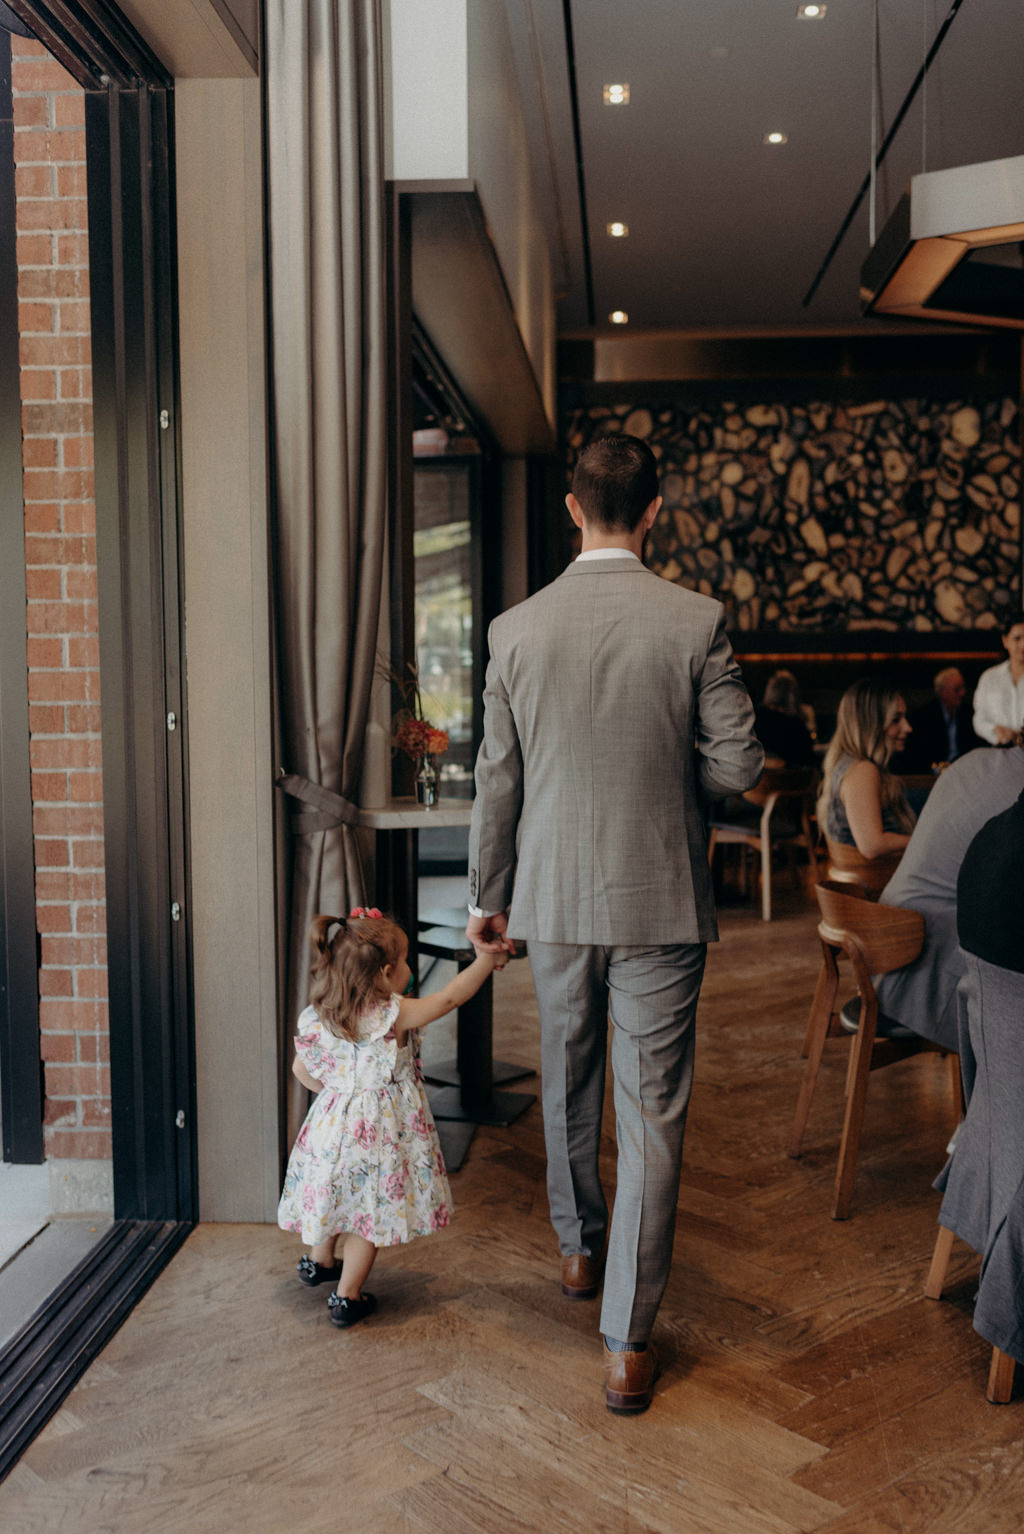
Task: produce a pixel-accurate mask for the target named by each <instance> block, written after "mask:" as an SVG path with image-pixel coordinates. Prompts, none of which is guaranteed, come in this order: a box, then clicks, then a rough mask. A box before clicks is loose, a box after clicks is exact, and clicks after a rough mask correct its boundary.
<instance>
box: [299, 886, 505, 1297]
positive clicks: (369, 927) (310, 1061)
mask: <svg viewBox="0 0 1024 1534" xmlns="http://www.w3.org/2000/svg"><path fill="white" fill-rule="evenodd" d="M310 939H311V941H312V945H313V954H314V957H313V967H312V971H311V981H310V990H309V1002H310V1004H309V1006H308V1007H307V1008H306V1009H305V1011H304V1012H303V1013H302V1015H301V1016H300V1018H299V1023H298V1035H297V1037H296V1040H295V1064H294V1066H293V1067H292V1069H293V1071H294V1073H295V1075H296V1076H297V1077H298V1079H299V1080H300V1081H301V1082H302V1083H303V1085H304V1086H306V1087H308V1088H309V1090H310V1091H311V1092H317V1093H318V1094H319V1095H318V1097H317V1099H316V1101H315V1102H314V1103H313V1105H312V1107H311V1108H310V1110H309V1113H308V1114H307V1115H306V1121H305V1123H304V1124H303V1126H302V1128H301V1129H300V1130H299V1134H298V1138H297V1139H296V1141H295V1146H294V1148H293V1150H292V1154H291V1157H290V1159H289V1162H288V1170H287V1172H286V1173H285V1179H284V1192H283V1193H282V1195H281V1203H280V1206H279V1208H278V1212H277V1223H278V1224H279V1225H280V1227H281V1229H282V1230H294V1231H298V1232H299V1233H300V1234H301V1236H302V1239H303V1241H304V1242H306V1243H307V1244H308V1245H309V1246H311V1247H312V1253H311V1254H310V1255H308V1256H307V1255H306V1254H303V1256H302V1258H301V1259H300V1261H299V1265H298V1274H299V1278H300V1280H301V1282H302V1283H304V1284H308V1285H313V1284H320V1283H323V1282H324V1281H325V1280H337V1292H336V1293H333V1294H331V1296H330V1297H329V1299H328V1301H327V1305H328V1309H329V1312H330V1319H331V1321H333V1323H334V1325H335V1326H354V1325H355V1323H356V1322H357V1321H362V1320H363V1319H364V1318H365V1317H366V1316H369V1315H371V1314H372V1313H373V1311H374V1310H375V1309H376V1305H377V1302H376V1300H375V1299H374V1297H373V1295H372V1294H366V1293H364V1292H363V1287H362V1286H363V1283H364V1282H365V1280H366V1278H367V1276H368V1274H369V1272H370V1269H371V1268H372V1267H373V1260H374V1258H375V1257H376V1255H377V1248H378V1247H379V1246H393V1245H396V1244H398V1243H399V1242H404V1241H411V1240H413V1238H414V1237H415V1236H426V1235H429V1233H430V1232H431V1231H433V1230H440V1229H441V1228H442V1227H443V1226H445V1225H447V1224H448V1222H449V1220H450V1219H451V1190H450V1189H449V1187H448V1178H447V1175H446V1173H445V1167H444V1159H443V1157H442V1155H441V1146H440V1144H439V1142H438V1138H437V1130H436V1129H435V1128H434V1120H433V1116H432V1115H431V1112H430V1105H429V1103H428V1102H427V1095H426V1092H425V1091H424V1088H423V1083H422V1079H421V1072H420V1069H419V1053H418V1039H417V1035H416V1033H415V1031H414V1030H416V1029H417V1028H424V1027H425V1026H426V1025H427V1023H432V1022H434V1021H435V1020H436V1019H437V1018H439V1017H444V1015H445V1014H446V1013H447V1012H450V1011H452V1009H453V1008H454V1007H459V1006H461V1005H462V1003H463V1002H465V1001H468V1000H469V998H470V997H471V996H475V995H476V993H477V991H478V990H479V989H480V987H481V986H482V985H483V983H484V981H485V980H486V979H487V977H488V975H489V974H490V973H491V971H492V969H495V968H501V966H502V965H503V964H504V962H505V958H506V957H507V956H506V955H503V954H499V955H497V956H495V955H492V954H485V955H483V956H481V957H478V958H476V959H474V961H473V963H472V964H471V965H470V966H469V967H468V969H464V970H462V971H461V972H460V973H459V974H457V975H456V976H455V978H454V980H452V981H450V982H449V984H448V985H446V986H445V987H444V989H443V990H440V991H437V992H436V993H435V994H434V995H432V996H425V997H423V998H422V999H414V998H413V997H410V996H407V995H406V994H405V993H406V992H407V991H408V990H409V989H410V988H411V985H412V972H411V970H410V969H409V965H408V963H407V961H406V955H407V954H408V952H409V940H408V938H407V937H406V935H405V933H404V932H403V931H402V930H401V928H400V927H398V926H396V925H395V923H394V922H393V921H390V920H388V919H387V918H386V917H384V916H382V915H381V913H380V912H379V911H377V910H371V911H366V910H364V909H363V908H362V907H359V908H358V909H357V910H355V911H353V912H352V915H351V916H350V917H349V918H348V920H347V921H346V920H345V918H344V917H341V916H317V917H316V918H315V919H314V921H313V925H312V927H311V929H310ZM343 1232H348V1234H347V1235H346V1236H345V1240H344V1244H343V1247H342V1260H341V1261H336V1260H335V1245H336V1243H337V1240H338V1237H339V1235H341V1234H342V1233H343Z"/></svg>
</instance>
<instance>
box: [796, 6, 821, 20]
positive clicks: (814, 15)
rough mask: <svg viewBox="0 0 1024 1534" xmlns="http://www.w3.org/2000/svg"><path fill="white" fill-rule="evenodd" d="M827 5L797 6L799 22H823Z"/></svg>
mask: <svg viewBox="0 0 1024 1534" xmlns="http://www.w3.org/2000/svg"><path fill="white" fill-rule="evenodd" d="M827 10H828V6H827V5H798V6H797V8H796V13H797V16H798V17H799V18H800V20H801V21H824V19H825V12H826V11H827Z"/></svg>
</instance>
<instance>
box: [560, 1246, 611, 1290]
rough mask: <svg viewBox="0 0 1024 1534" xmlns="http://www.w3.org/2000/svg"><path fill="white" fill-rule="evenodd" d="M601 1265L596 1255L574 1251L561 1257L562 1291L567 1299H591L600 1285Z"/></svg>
mask: <svg viewBox="0 0 1024 1534" xmlns="http://www.w3.org/2000/svg"><path fill="white" fill-rule="evenodd" d="M602 1267H603V1265H602V1264H601V1263H600V1262H598V1260H597V1258H596V1257H588V1256H587V1255H586V1253H584V1252H576V1253H575V1254H574V1255H573V1256H572V1257H563V1258H562V1293H563V1294H564V1295H565V1297H566V1299H567V1300H592V1299H593V1298H594V1296H595V1294H596V1293H597V1291H598V1290H599V1289H600V1287H601V1273H602Z"/></svg>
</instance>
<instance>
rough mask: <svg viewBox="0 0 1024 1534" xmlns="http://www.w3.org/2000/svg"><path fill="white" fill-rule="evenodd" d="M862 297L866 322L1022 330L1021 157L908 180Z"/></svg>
mask: <svg viewBox="0 0 1024 1534" xmlns="http://www.w3.org/2000/svg"><path fill="white" fill-rule="evenodd" d="M860 294H861V301H862V303H863V307H864V312H865V314H875V315H879V316H884V317H885V318H894V319H925V320H949V321H953V322H955V323H957V324H961V325H1000V326H1006V327H1009V328H1011V329H1022V330H1024V155H1016V156H1014V157H1012V158H1011V159H1006V160H988V161H985V162H984V163H983V164H980V165H960V166H956V167H955V168H954V169H952V170H937V171H928V172H926V173H924V174H922V175H920V176H914V177H913V179H912V180H911V182H910V186H909V187H908V188H907V190H906V191H905V192H904V194H903V196H902V197H901V198H900V200H899V202H898V204H897V205H896V208H895V210H894V212H893V214H892V217H891V218H890V219H889V221H888V223H887V224H886V226H885V228H884V229H883V230H882V232H881V234H880V235H879V237H878V239H877V240H876V241H875V244H874V245H873V246H872V248H871V251H870V253H869V254H868V257H867V260H866V261H865V262H864V265H863V267H862V268H861V289H860Z"/></svg>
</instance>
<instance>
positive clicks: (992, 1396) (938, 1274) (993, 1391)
mask: <svg viewBox="0 0 1024 1534" xmlns="http://www.w3.org/2000/svg"><path fill="white" fill-rule="evenodd" d="M952 1250H953V1232H952V1231H951V1230H947V1229H946V1227H945V1226H944V1225H940V1226H939V1234H938V1237H937V1238H936V1241H935V1250H934V1252H933V1253H932V1265H931V1267H930V1268H929V1269H928V1278H927V1280H926V1282H925V1286H924V1292H925V1294H926V1295H927V1297H928V1299H930V1300H941V1299H942V1286H943V1284H944V1283H945V1282H946V1270H947V1268H948V1267H949V1258H950V1253H951V1252H952ZM1016 1368H1017V1360H1016V1359H1015V1358H1011V1356H1010V1354H1009V1353H1004V1352H1003V1351H1002V1349H1001V1348H996V1347H993V1349H992V1361H991V1363H990V1364H989V1368H988V1383H987V1385H986V1387H985V1396H986V1399H987V1400H989V1401H991V1402H992V1404H993V1406H1005V1404H1006V1402H1007V1401H1008V1400H1009V1399H1010V1397H1011V1396H1012V1395H1013V1376H1014V1372H1015V1370H1016Z"/></svg>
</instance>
